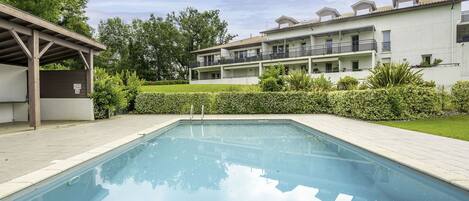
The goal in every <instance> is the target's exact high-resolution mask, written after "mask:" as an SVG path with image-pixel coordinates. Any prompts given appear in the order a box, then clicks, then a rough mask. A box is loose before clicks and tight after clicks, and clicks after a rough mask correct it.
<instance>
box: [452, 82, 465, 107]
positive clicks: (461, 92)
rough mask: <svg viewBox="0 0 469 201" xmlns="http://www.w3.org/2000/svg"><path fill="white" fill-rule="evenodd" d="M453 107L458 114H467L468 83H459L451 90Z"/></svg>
mask: <svg viewBox="0 0 469 201" xmlns="http://www.w3.org/2000/svg"><path fill="white" fill-rule="evenodd" d="M451 94H452V95H453V97H454V101H453V102H454V105H455V106H456V109H457V110H458V111H460V112H469V81H459V82H457V83H456V84H455V85H454V86H453V88H452V89H451Z"/></svg>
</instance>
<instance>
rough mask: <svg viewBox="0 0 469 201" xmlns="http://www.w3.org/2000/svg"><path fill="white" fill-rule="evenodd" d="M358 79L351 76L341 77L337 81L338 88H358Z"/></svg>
mask: <svg viewBox="0 0 469 201" xmlns="http://www.w3.org/2000/svg"><path fill="white" fill-rule="evenodd" d="M358 84H359V82H358V80H357V79H356V78H354V77H351V76H345V77H342V78H340V80H339V81H338V82H337V89H338V90H353V89H357V88H358Z"/></svg>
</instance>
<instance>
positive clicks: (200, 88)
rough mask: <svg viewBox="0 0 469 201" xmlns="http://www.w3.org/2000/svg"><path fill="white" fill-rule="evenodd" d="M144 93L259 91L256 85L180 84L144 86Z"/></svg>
mask: <svg viewBox="0 0 469 201" xmlns="http://www.w3.org/2000/svg"><path fill="white" fill-rule="evenodd" d="M142 91H143V92H160V93H178V92H233V91H242V92H249V91H259V87H258V86H256V85H230V84H190V85H189V84H178V85H151V86H142Z"/></svg>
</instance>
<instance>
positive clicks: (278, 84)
mask: <svg viewBox="0 0 469 201" xmlns="http://www.w3.org/2000/svg"><path fill="white" fill-rule="evenodd" d="M284 75H285V66H283V65H275V66H272V67H269V68H267V69H266V70H265V71H264V73H262V75H261V76H260V77H259V85H260V87H261V89H262V91H265V92H267V91H270V92H273V91H283V90H284V89H285V77H284Z"/></svg>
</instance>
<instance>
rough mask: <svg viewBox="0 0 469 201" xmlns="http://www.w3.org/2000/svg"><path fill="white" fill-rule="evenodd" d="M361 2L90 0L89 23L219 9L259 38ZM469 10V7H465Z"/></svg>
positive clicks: (384, 1) (242, 32) (240, 30)
mask: <svg viewBox="0 0 469 201" xmlns="http://www.w3.org/2000/svg"><path fill="white" fill-rule="evenodd" d="M357 1H358V0H89V3H88V8H87V15H88V17H89V18H90V20H89V23H90V24H91V25H92V26H93V27H95V28H96V27H97V24H98V23H99V21H100V20H105V19H107V18H109V17H121V18H123V19H125V20H126V21H131V20H132V19H134V18H141V19H146V18H148V17H149V15H150V14H151V13H153V14H155V15H157V16H162V17H164V16H166V14H167V13H169V12H171V11H178V10H182V9H184V8H185V7H188V6H192V7H195V8H197V9H199V10H210V9H219V10H220V11H221V17H222V19H224V20H226V21H228V24H229V27H228V29H229V32H230V33H233V34H238V35H239V37H238V38H244V37H249V36H250V35H251V34H252V35H258V34H259V32H260V31H263V30H266V29H269V28H272V27H275V22H274V20H275V19H276V18H277V17H279V16H281V15H288V16H292V17H295V18H296V19H298V20H310V19H313V18H315V17H316V16H315V12H316V11H317V10H319V9H321V8H322V7H324V6H329V7H334V8H337V9H338V10H339V11H340V12H342V13H345V12H350V11H351V8H350V5H352V4H353V3H355V2H357ZM375 2H376V4H377V5H378V6H383V5H390V4H391V2H392V0H375ZM464 7H465V8H468V6H466V5H465V6H464Z"/></svg>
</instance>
